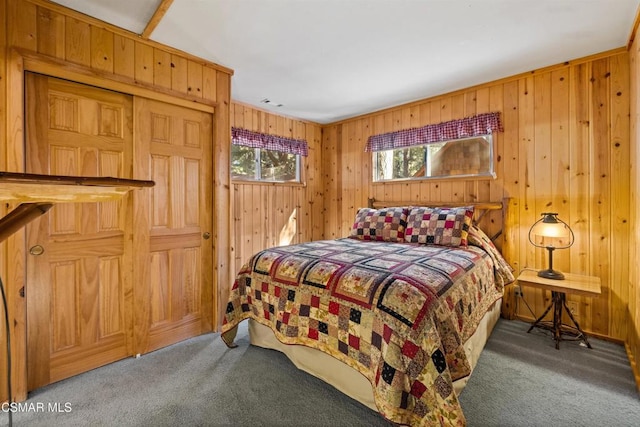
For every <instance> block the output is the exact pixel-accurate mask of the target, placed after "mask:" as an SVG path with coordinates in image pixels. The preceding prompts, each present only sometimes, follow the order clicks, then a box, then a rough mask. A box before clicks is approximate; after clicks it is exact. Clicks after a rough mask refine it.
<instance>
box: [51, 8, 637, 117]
mask: <svg viewBox="0 0 640 427" xmlns="http://www.w3.org/2000/svg"><path fill="white" fill-rule="evenodd" d="M55 2H56V3H59V4H62V5H64V6H67V7H69V8H71V9H75V10H78V11H80V12H83V13H85V14H87V15H90V16H93V17H96V18H99V19H101V20H103V21H106V22H109V23H111V24H113V25H116V26H118V27H122V28H125V29H127V30H130V31H133V32H135V33H138V34H139V33H142V31H143V30H144V28H145V26H146V24H147V22H148V21H149V19H150V18H151V16H152V15H153V12H154V11H155V9H156V8H157V6H158V4H159V3H160V0H55ZM639 5H640V0H174V1H173V3H172V5H171V7H170V8H169V10H168V11H167V13H166V15H165V16H164V18H163V19H162V20H161V21H160V24H159V25H158V26H157V28H156V29H155V31H154V32H153V33H152V34H151V37H150V38H151V39H152V40H155V41H158V42H161V43H164V44H166V45H169V46H172V47H174V48H177V49H180V50H183V51H185V52H188V53H191V54H193V55H196V56H199V57H201V58H204V59H207V60H209V61H212V62H215V63H217V64H220V65H223V66H225V67H228V68H231V69H233V70H234V76H233V80H232V98H233V99H234V100H235V101H239V102H242V103H246V104H250V105H254V106H257V107H260V108H263V109H267V110H270V111H273V112H275V113H278V114H282V115H287V116H292V117H296V118H300V119H306V120H311V121H314V122H317V123H330V122H334V121H338V120H342V119H345V118H348V117H352V116H356V115H359V114H363V113H368V112H372V111H375V110H380V109H383V108H387V107H391V106H394V105H399V104H404V103H407V102H410V101H414V100H418V99H423V98H428V97H431V96H435V95H439V94H443V93H447V92H451V91H453V90H457V89H462V88H466V87H469V86H473V85H476V84H481V83H485V82H489V81H492V80H496V79H499V78H502V77H508V76H512V75H514V74H519V73H522V72H526V71H530V70H533V69H537V68H542V67H545V66H549V65H554V64H558V63H561V62H564V61H568V60H572V59H577V58H581V57H584V56H588V55H592V54H595V53H599V52H603V51H607V50H610V49H615V48H619V47H623V46H626V44H627V42H628V40H629V36H630V34H631V30H632V27H633V23H634V19H635V15H636V11H637V10H638V6H639ZM265 98H267V99H269V100H271V104H264V103H261V100H263V99H265ZM275 104H282V106H281V107H276V106H275Z"/></svg>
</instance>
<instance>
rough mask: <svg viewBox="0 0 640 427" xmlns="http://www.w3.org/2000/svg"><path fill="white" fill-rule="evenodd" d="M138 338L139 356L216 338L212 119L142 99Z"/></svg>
mask: <svg viewBox="0 0 640 427" xmlns="http://www.w3.org/2000/svg"><path fill="white" fill-rule="evenodd" d="M134 110H135V113H134V115H135V122H136V125H135V134H136V147H135V158H136V164H135V168H134V170H135V172H134V175H135V176H134V178H136V179H152V180H154V181H155V183H156V184H155V186H154V187H153V188H152V189H151V190H150V192H149V193H148V194H149V197H148V198H142V197H140V198H138V197H136V198H135V200H134V211H135V221H134V225H135V229H136V233H135V234H134V252H135V253H136V256H137V258H138V259H137V260H136V261H135V262H136V265H140V266H143V267H141V268H140V269H139V270H138V271H137V273H136V276H135V282H136V286H135V291H134V301H135V306H136V311H135V336H136V343H137V345H138V347H137V351H138V352H139V353H146V352H149V351H152V350H155V349H157V348H160V347H164V346H166V345H169V344H172V343H175V342H177V341H180V340H183V339H186V338H189V337H192V336H195V335H199V334H201V333H203V332H207V331H211V330H212V327H213V319H212V317H213V311H212V310H213V309H212V307H213V305H212V304H213V265H212V251H213V246H212V243H211V242H212V237H211V226H212V211H211V209H212V182H211V179H212V152H211V142H212V116H211V114H208V113H203V112H199V111H195V110H191V109H188V108H184V107H179V106H175V105H170V104H166V103H162V102H158V101H153V100H148V99H144V98H138V97H136V98H135V100H134Z"/></svg>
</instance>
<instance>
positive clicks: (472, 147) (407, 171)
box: [373, 135, 495, 182]
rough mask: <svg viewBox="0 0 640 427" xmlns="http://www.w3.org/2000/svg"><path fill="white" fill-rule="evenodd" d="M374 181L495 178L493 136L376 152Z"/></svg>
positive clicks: (374, 153)
mask: <svg viewBox="0 0 640 427" xmlns="http://www.w3.org/2000/svg"><path fill="white" fill-rule="evenodd" d="M373 165H374V167H373V180H374V182H379V181H390V180H391V181H392V180H404V179H427V178H448V177H456V176H460V177H463V176H464V177H466V176H491V177H495V173H494V168H493V142H492V136H491V135H483V136H477V137H471V138H462V139H452V140H449V141H444V142H434V143H430V144H423V145H416V146H411V147H405V148H397V149H391V150H382V151H374V152H373Z"/></svg>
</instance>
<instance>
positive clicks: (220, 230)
mask: <svg viewBox="0 0 640 427" xmlns="http://www.w3.org/2000/svg"><path fill="white" fill-rule="evenodd" d="M216 77H217V81H216V99H217V100H218V101H219V102H218V106H217V107H216V112H215V123H214V126H213V128H214V141H216V144H215V146H214V150H213V164H214V171H213V177H214V179H213V206H214V219H213V228H214V230H215V231H214V239H213V240H211V244H212V245H214V259H215V263H214V265H215V268H214V289H217V292H216V294H215V298H214V303H213V307H214V313H213V319H217V325H216V326H217V328H216V329H217V330H219V328H220V327H221V326H222V315H223V314H224V310H225V308H226V304H227V299H228V297H229V289H230V287H231V284H232V277H233V276H232V275H233V273H234V272H232V271H231V269H232V266H233V264H232V262H231V261H232V258H231V234H230V230H231V193H230V188H231V187H230V186H231V182H230V179H231V178H230V176H231V174H230V171H229V167H230V161H231V159H230V155H231V123H230V118H229V116H230V111H229V110H230V107H231V105H230V104H231V76H230V75H229V74H225V73H222V72H218V73H216ZM172 86H173V84H172Z"/></svg>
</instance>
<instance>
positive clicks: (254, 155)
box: [231, 128, 308, 182]
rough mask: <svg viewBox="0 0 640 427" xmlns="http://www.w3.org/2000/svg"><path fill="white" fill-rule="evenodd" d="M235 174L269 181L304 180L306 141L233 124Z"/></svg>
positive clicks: (255, 179)
mask: <svg viewBox="0 0 640 427" xmlns="http://www.w3.org/2000/svg"><path fill="white" fill-rule="evenodd" d="M231 133H232V138H231V141H232V145H231V178H232V179H240V180H251V181H267V182H300V181H301V177H300V169H301V160H300V157H301V156H307V155H308V146H307V143H306V141H303V140H298V139H291V138H284V137H279V136H275V135H268V134H263V133H259V132H252V131H248V130H246V129H240V128H232V129H231Z"/></svg>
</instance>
